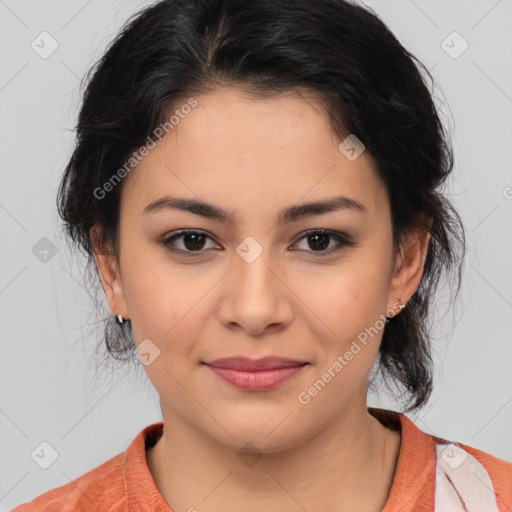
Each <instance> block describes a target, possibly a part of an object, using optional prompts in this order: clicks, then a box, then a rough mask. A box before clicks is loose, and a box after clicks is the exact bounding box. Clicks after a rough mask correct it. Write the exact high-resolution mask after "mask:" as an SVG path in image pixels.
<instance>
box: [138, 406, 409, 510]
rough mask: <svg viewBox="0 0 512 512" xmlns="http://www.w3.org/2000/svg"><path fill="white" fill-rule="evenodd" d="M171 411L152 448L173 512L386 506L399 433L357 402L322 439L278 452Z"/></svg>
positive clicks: (153, 466)
mask: <svg viewBox="0 0 512 512" xmlns="http://www.w3.org/2000/svg"><path fill="white" fill-rule="evenodd" d="M162 412H163V413H164V425H165V428H164V433H163V435H162V437H161V438H160V440H159V441H158V442H157V444H156V445H155V446H154V447H153V448H152V449H150V450H149V452H148V465H149V468H150V471H151V473H152V475H153V478H154V480H155V483H156V486H157V488H158V489H159V491H160V493H161V494H162V496H163V498H164V499H165V501H166V502H167V503H168V504H169V506H170V507H171V509H173V510H189V509H190V510H193V508H191V507H195V508H196V509H198V510H201V511H208V512H210V511H211V512H215V511H217V510H218V511H220V510H226V509H232V508H235V507H234V505H236V508H243V510H246V511H248V512H249V511H252V510H254V511H256V510H258V511H259V510H261V509H262V507H265V508H269V509H271V510H280V511H283V512H286V511H288V510H290V511H291V510H294V511H296V510H298V508H297V507H298V505H301V506H302V508H304V509H306V510H308V511H309V512H313V511H315V510H326V509H332V510H336V511H340V512H341V511H345V510H354V509H358V510H365V511H373V510H375V511H379V510H381V509H382V507H383V506H384V504H385V501H386V498H387V496H388V494H389V491H390V488H391V485H392V480H393V476H394V472H395V468H396V463H397V459H398V452H399V446H400V434H399V433H396V432H392V431H391V430H388V429H386V428H385V427H384V426H383V425H381V423H379V421H378V420H377V419H375V418H374V417H373V416H372V415H371V414H369V412H368V411H367V409H366V405H365V404H363V405H362V406H359V407H356V406H355V405H354V406H352V407H351V408H350V409H349V410H347V411H345V413H344V414H343V417H340V418H338V419H336V420H335V421H332V422H331V423H330V424H329V425H328V426H327V427H326V428H325V429H324V430H323V431H321V432H320V433H319V434H318V435H316V436H315V437H313V438H311V439H308V440H306V441H304V442H302V443H301V444H299V445H294V446H292V447H290V448H289V449H286V450H284V451H279V452H276V453H263V454H262V453H253V454H248V455H246V456H245V457H243V458H242V457H240V451H239V450H237V449H234V448H230V447H226V446H225V445H223V444H220V443H218V442H217V441H215V440H214V439H212V438H211V437H208V436H206V435H204V433H202V432H201V431H199V430H197V429H195V428H193V427H192V426H190V425H189V424H187V423H184V422H183V421H182V420H181V419H180V418H179V417H177V416H176V415H173V414H172V413H171V411H169V410H166V409H164V408H162Z"/></svg>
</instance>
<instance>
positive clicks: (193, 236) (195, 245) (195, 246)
mask: <svg viewBox="0 0 512 512" xmlns="http://www.w3.org/2000/svg"><path fill="white" fill-rule="evenodd" d="M196 237H197V238H199V239H200V238H204V236H203V235H201V234H200V233H188V234H186V235H185V236H184V238H183V240H184V243H185V247H186V248H187V249H189V250H194V249H196V250H197V249H202V247H203V245H204V240H203V243H202V244H201V243H200V242H198V241H197V238H196ZM191 239H192V243H191V244H190V243H187V241H190V240H191Z"/></svg>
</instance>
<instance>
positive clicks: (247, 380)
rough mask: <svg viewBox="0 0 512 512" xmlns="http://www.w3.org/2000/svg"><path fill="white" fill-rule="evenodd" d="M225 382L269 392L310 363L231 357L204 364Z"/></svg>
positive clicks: (280, 358) (283, 359) (277, 358)
mask: <svg viewBox="0 0 512 512" xmlns="http://www.w3.org/2000/svg"><path fill="white" fill-rule="evenodd" d="M203 364H204V365H206V366H207V367H208V368H210V370H212V372H213V373H214V374H215V375H217V376H218V377H220V378H221V379H222V380H224V381H225V382H228V383H229V384H231V385H233V386H235V387H237V388H239V389H245V390H254V391H258V390H268V389H273V388H275V387H277V386H278V385H279V384H281V383H283V382H285V381H287V380H288V379H290V378H292V377H293V376H295V375H296V374H298V373H299V372H300V371H301V370H302V369H303V368H304V367H306V366H308V365H309V363H308V362H305V361H297V360H293V359H287V358H283V357H264V358H261V359H249V358H246V357H230V358H223V359H216V360H215V361H211V362H208V363H203Z"/></svg>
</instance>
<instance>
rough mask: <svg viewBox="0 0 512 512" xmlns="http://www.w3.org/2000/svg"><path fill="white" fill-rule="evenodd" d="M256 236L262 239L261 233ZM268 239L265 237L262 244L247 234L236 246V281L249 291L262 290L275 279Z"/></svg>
mask: <svg viewBox="0 0 512 512" xmlns="http://www.w3.org/2000/svg"><path fill="white" fill-rule="evenodd" d="M258 238H259V239H260V240H263V235H261V236H260V237H258ZM269 239H270V238H269V237H267V238H266V239H265V240H266V241H265V242H263V243H264V244H265V245H263V243H260V242H258V240H256V238H255V237H253V236H247V237H246V238H245V239H244V240H243V241H242V242H241V243H240V244H239V245H238V246H237V248H236V254H237V257H236V258H235V268H234V270H235V274H236V281H237V282H239V283H240V284H241V285H242V286H243V287H245V288H248V291H249V292H250V293H255V292H264V291H265V290H264V289H265V288H266V287H267V286H270V287H272V283H271V281H272V280H275V279H276V277H275V275H274V272H275V270H274V269H273V267H274V266H275V265H274V264H273V254H272V249H271V247H270V245H269V244H270V242H268V240H269ZM271 270H273V271H271ZM267 291H268V290H267Z"/></svg>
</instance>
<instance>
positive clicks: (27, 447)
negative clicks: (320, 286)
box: [0, 0, 512, 510]
mask: <svg viewBox="0 0 512 512" xmlns="http://www.w3.org/2000/svg"><path fill="white" fill-rule="evenodd" d="M148 3H149V2H144V1H124V2H122V1H119V0H115V1H114V0H108V1H106V0H101V1H100V0H90V1H88V2H87V1H84V0H72V1H71V0H66V1H64V0H61V1H57V0H52V1H48V0H47V1H35V0H34V1H28V0H0V44H1V46H0V47H1V59H2V60H1V62H2V66H1V68H0V109H1V110H0V111H1V117H0V119H1V126H0V129H1V144H0V148H1V155H0V166H1V187H0V225H1V232H2V250H1V252H0V258H1V260H0V314H1V317H0V326H1V332H2V342H1V350H2V353H1V357H0V393H1V395H0V399H1V401H0V433H1V435H0V443H1V446H0V453H1V456H0V464H1V469H0V508H1V509H2V510H10V509H11V508H13V507H14V506H15V505H17V504H19V503H21V502H24V501H28V500H30V499H32V498H34V497H35V496H37V495H39V494H41V493H43V492H45V491H46V490H48V489H50V488H54V487H57V486H60V485H63V484H66V483H68V482H69V481H70V480H72V479H74V478H76V477H78V476H80V475H82V474H83V473H85V472H86V471H89V470H90V469H92V468H94V467H96V466H98V465H99V464H101V463H102V462H104V461H106V460H107V459H109V458H110V457H112V456H114V455H115V454H117V453H119V452H121V451H124V450H125V449H126V448H127V447H128V444H129V443H130V441H131V440H132V439H133V438H134V437H135V435H136V434H137V433H138V432H139V431H140V430H141V429H142V428H143V427H145V426H146V425H148V424H150V423H153V422H156V421H160V419H161V417H160V411H159V407H158V397H157V395H156V392H155V391H154V390H153V389H152V388H151V386H150V384H149V383H148V382H147V381H145V380H144V379H141V378H138V377H137V374H136V373H135V372H134V371H133V370H132V371H130V368H129V367H127V368H125V369H118V370H117V371H113V370H111V369H109V368H105V369H103V368H100V369H99V374H98V375H96V374H95V368H96V362H95V359H94V348H95V346H96V343H97V339H98V336H99V335H101V330H100V331H97V330H96V331H95V330H94V329H95V328H96V329H97V328H98V325H94V323H95V322H97V321H98V319H97V318H96V317H95V316H94V311H93V310H92V308H91V299H90V297H89V294H88V291H87V290H86V288H85V286H84V281H83V279H82V272H83V261H79V260H77V258H75V257H70V254H69V251H68V249H67V246H66V243H65V239H64V237H63V236H62V234H61V232H60V229H59V227H60V221H59V219H58V216H57V213H56V208H55V194H56V190H57V185H58V183H59V179H60V177H61V174H62V171H63V169H64V166H65V164H66V163H67V160H68V158H69V157H70V155H71V151H72V145H73V140H74V134H73V131H72V130H73V127H74V123H75V118H76V114H77V106H78V102H79V99H80V90H79V86H80V79H81V77H82V76H83V75H84V73H85V72H86V70H87V69H88V68H89V67H90V65H92V64H93V63H94V62H95V61H96V59H97V58H99V57H100V56H101V54H102V52H103V49H104V48H105V46H106V44H107V43H108V42H109V41H110V39H111V38H112V36H114V35H115V34H116V32H117V30H118V29H119V28H120V26H121V25H122V23H123V22H124V21H125V20H126V18H127V17H128V16H129V15H131V14H132V13H134V12H135V11H137V10H138V9H139V8H140V7H142V6H144V5H147V4H148ZM366 3H367V5H369V6H371V7H372V8H373V9H375V10H376V11H377V12H378V13H379V14H380V15H381V17H382V18H383V19H384V21H385V22H387V23H388V24H389V26H390V27H391V29H392V30H393V31H394V33H395V34H396V35H397V37H398V38H399V39H400V41H401V42H402V43H403V44H404V45H405V46H406V47H407V48H408V49H410V50H411V51H412V52H413V53H415V54H416V55H417V56H418V57H419V58H420V59H421V60H422V61H423V62H424V63H425V64H426V66H427V67H428V68H429V69H431V70H432V74H433V76H434V78H435V80H436V82H437V84H438V87H437V89H436V92H435V96H436V98H438V99H439V101H440V102H445V103H446V104H445V105H444V106H442V112H443V117H444V119H445V120H446V123H447V124H448V126H449V128H450V130H451V132H452V134H453V141H454V146H455V155H456V162H455V172H454V175H453V179H452V180H451V183H450V186H449V189H448V192H449V193H450V194H451V198H452V200H453V201H454V203H455V206H456V207H458V208H459V211H460V213H461V216H462V218H463V221H464V223H465V226H466V229H467V235H468V251H469V252H468V256H467V259H466V265H465V279H464V288H463V291H462V296H461V299H460V300H459V302H458V305H457V306H456V309H455V310H454V312H449V313H448V314H447V315H446V316H445V317H444V318H440V319H439V321H438V322H437V323H436V333H435V340H434V346H435V350H436V361H437V364H438V370H437V374H436V389H435V393H434V395H433V397H432V399H431V400H430V402H429V405H428V406H427V407H426V408H425V409H424V410H423V411H422V412H421V413H420V414H419V415H415V414H411V415H409V416H410V417H411V418H412V419H413V421H415V423H416V424H417V425H418V427H420V428H421V429H423V430H424V431H426V432H429V433H433V434H436V435H439V436H441V437H445V438H448V439H451V440H455V441H460V442H463V443H466V444H469V445H471V446H474V447H476V448H479V449H482V450H484V451H487V452H489V453H491V454H493V455H495V456H497V457H500V458H503V459H505V460H508V461H512V428H511V427H512V373H511V371H510V369H511V362H512V339H511V338H512V337H511V334H510V332H511V328H512V286H511V285H512V265H511V264H510V262H511V261H512V171H511V162H512V143H511V141H512V58H511V56H512V31H511V30H510V27H511V24H512V1H511V0H499V1H496V0H492V1H491V0H489V1H483V0H481V1H468V0H464V1H455V0H452V1H446V0H443V1H432V0H429V1H426V0H424V1H420V0H415V1H413V0H395V1H390V0H386V1H382V0H381V1H373V2H366ZM43 31H46V32H48V33H49V34H50V35H51V37H52V38H53V39H54V40H56V41H57V43H58V48H57V49H56V51H55V52H54V53H53V54H51V55H50V56H48V57H47V58H42V57H41V56H40V54H38V53H36V51H34V49H33V48H32V47H31V44H32V42H33V41H35V43H34V44H39V47H40V50H39V51H40V52H41V51H43V50H44V51H48V50H49V49H51V46H50V43H51V41H50V39H45V40H44V49H43V48H42V46H43V43H41V37H40V36H39V35H40V34H41V33H42V32H43ZM453 31H457V32H458V33H459V34H460V35H461V36H462V37H463V38H464V40H466V41H467V43H468V44H469V47H468V48H467V50H466V51H465V52H464V53H462V54H461V55H460V56H458V57H457V58H453V55H454V52H459V51H460V50H461V49H462V46H461V43H462V40H460V39H457V36H455V39H454V37H453V36H451V37H450V38H448V40H446V38H447V36H449V35H450V34H451V33H452V32H453ZM42 37H47V36H42ZM444 40H446V42H445V43H444V44H443V43H442V42H443V41H444ZM447 45H449V46H451V48H447ZM443 47H444V48H443ZM445 49H447V50H448V51H449V52H451V53H452V56H450V55H449V54H448V53H447V52H446V51H445ZM45 237H46V238H45ZM53 246H54V249H55V251H56V253H55V254H54V255H52V252H51V247H53ZM34 247H35V249H34ZM48 249H50V252H48V253H47V254H46V255H45V253H44V252H43V251H44V250H48ZM45 259H46V261H45ZM440 302H442V301H440ZM105 314H107V312H105ZM453 326H455V328H453ZM371 404H373V405H379V406H386V407H391V408H394V405H393V401H391V400H389V399H387V398H386V397H385V396H382V397H381V398H378V397H372V401H371ZM43 441H46V442H48V443H50V445H51V446H53V447H54V449H55V450H56V451H57V452H58V458H57V459H56V461H55V462H54V463H53V464H52V465H51V466H50V467H49V468H48V469H42V468H41V467H40V466H39V465H38V464H36V462H34V460H33V459H32V458H31V453H32V452H33V451H34V449H36V448H37V447H38V446H39V445H40V443H41V442H43Z"/></svg>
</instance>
